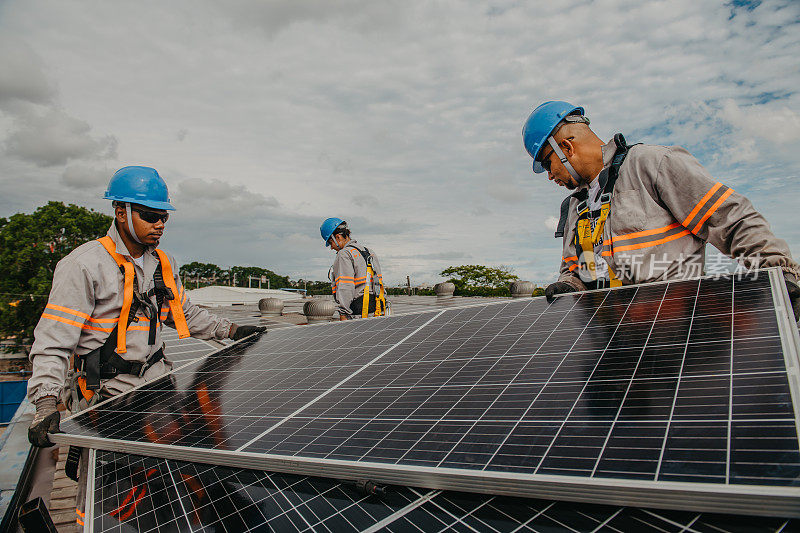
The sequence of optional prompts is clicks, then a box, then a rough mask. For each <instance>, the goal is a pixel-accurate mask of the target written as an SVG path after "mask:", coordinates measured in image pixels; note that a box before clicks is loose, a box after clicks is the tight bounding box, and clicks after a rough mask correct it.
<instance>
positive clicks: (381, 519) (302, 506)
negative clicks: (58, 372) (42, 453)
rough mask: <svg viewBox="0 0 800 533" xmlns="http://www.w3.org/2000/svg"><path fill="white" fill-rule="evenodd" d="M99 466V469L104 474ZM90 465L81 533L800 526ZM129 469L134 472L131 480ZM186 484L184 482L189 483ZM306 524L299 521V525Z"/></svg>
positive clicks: (168, 467) (131, 459)
mask: <svg viewBox="0 0 800 533" xmlns="http://www.w3.org/2000/svg"><path fill="white" fill-rule="evenodd" d="M101 461H106V464H105V465H104V466H102V467H101V466H100V462H101ZM97 464H98V467H97V471H96V474H95V477H94V479H95V480H96V481H95V483H96V490H95V493H94V494H96V496H95V497H94V502H95V506H94V507H93V511H94V513H95V514H94V516H95V517H96V519H95V520H94V521H93V522H92V523H91V524H90V526H91V527H89V528H88V529H87V531H97V532H98V533H111V532H112V531H113V532H117V531H122V530H130V529H131V528H134V529H139V530H146V531H150V532H152V533H156V532H157V531H176V530H187V531H189V530H195V531H197V530H202V531H205V530H211V529H216V530H222V529H224V530H228V531H230V530H233V529H237V530H238V529H241V528H240V527H237V526H238V520H240V519H241V518H242V517H245V518H244V522H246V524H247V528H248V530H250V531H252V530H262V529H263V530H266V529H267V528H272V529H273V530H275V529H279V530H281V531H284V530H286V531H290V530H291V531H294V530H297V531H337V532H339V531H361V532H365V533H366V532H375V531H409V530H413V531H437V532H441V531H465V530H470V531H474V530H477V531H495V532H498V533H500V532H512V531H523V532H524V531H541V530H542V529H544V530H546V531H552V530H564V531H573V532H575V533H578V532H590V531H591V532H595V531H606V532H620V531H653V532H657V531H659V532H662V533H663V532H665V531H671V532H674V533H678V532H681V531H685V532H687V533H709V532H710V531H714V532H716V533H735V532H739V531H753V532H755V531H760V532H763V533H788V532H789V531H795V530H796V529H797V526H799V525H800V522H797V521H794V520H787V519H785V518H779V519H765V518H763V517H740V516H734V515H721V516H720V515H713V514H708V513H691V512H683V511H665V512H662V511H658V510H654V509H646V508H630V507H615V506H610V505H602V504H593V505H584V504H573V503H568V502H555V501H550V500H526V499H520V498H507V497H503V496H492V495H481V494H470V493H454V492H444V491H437V490H423V489H412V488H407V487H388V497H386V498H377V497H375V496H367V495H365V494H363V493H361V492H360V491H358V490H357V489H356V488H355V487H353V486H352V484H345V483H342V482H340V481H337V480H328V479H319V478H313V477H301V476H294V475H288V476H287V475H283V474H274V473H265V472H253V471H241V470H238V469H231V468H228V467H218V466H208V465H197V464H191V463H185V462H180V461H172V460H167V459H153V458H143V457H137V456H128V455H124V456H121V455H118V454H115V453H113V452H99V453H98V454H97ZM134 468H136V469H137V470H139V471H138V472H134V471H133V470H134ZM145 470H148V471H149V472H152V473H153V476H152V477H149V476H145V475H143V474H144V472H145ZM165 471H166V474H165V473H164V472H165ZM149 472H148V473H149ZM187 480H191V481H190V482H189V483H187ZM143 483H144V484H145V485H144V486H145V487H146V490H144V491H141V492H138V491H135V490H134V489H133V487H134V485H136V486H137V487H142V486H143ZM187 485H188V486H187ZM187 488H188V489H191V490H192V492H194V493H195V496H197V495H202V494H205V495H206V496H205V497H201V498H196V497H194V498H193V497H191V495H190V494H189V492H188V491H187V490H186V489H187ZM134 492H135V494H136V495H139V494H141V495H142V496H143V498H141V499H142V501H141V505H139V504H138V503H137V501H138V500H139V499H140V498H137V497H135V496H133V493H134ZM145 494H146V496H145ZM212 495H213V496H212ZM128 496H131V497H130V498H129V497H128ZM215 499H218V500H224V501H235V502H237V503H238V506H237V507H231V506H227V505H224V504H220V503H219V502H215V501H214V500H215ZM184 500H185V501H186V503H185V504H184ZM254 508H257V511H258V512H255V510H254ZM234 515H236V516H234ZM259 515H260V518H259ZM303 515H305V518H306V520H303ZM193 524H194V527H193Z"/></svg>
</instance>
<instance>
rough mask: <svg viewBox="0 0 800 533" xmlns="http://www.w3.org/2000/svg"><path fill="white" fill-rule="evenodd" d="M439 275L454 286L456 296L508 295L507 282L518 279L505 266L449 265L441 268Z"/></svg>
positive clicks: (509, 292)
mask: <svg viewBox="0 0 800 533" xmlns="http://www.w3.org/2000/svg"><path fill="white" fill-rule="evenodd" d="M439 275H440V276H442V277H445V278H447V281H449V282H451V283H453V285H455V286H456V290H455V294H456V295H457V296H509V295H510V294H511V291H510V289H509V284H510V283H511V282H512V281H515V280H518V279H519V276H517V275H516V274H514V273H513V272H512V270H511V268H509V267H506V266H500V267H496V268H494V267H488V266H484V265H461V266H451V267H447V268H445V269H444V270H442V271H441V272H440V273H439Z"/></svg>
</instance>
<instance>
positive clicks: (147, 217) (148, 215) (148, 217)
mask: <svg viewBox="0 0 800 533" xmlns="http://www.w3.org/2000/svg"><path fill="white" fill-rule="evenodd" d="M131 211H136V212H137V213H139V218H141V219H142V220H144V221H145V222H147V223H148V224H155V223H156V222H158V221H159V220H160V221H161V222H164V223H166V222H167V220H168V219H169V213H156V212H155V211H143V210H141V209H134V208H131Z"/></svg>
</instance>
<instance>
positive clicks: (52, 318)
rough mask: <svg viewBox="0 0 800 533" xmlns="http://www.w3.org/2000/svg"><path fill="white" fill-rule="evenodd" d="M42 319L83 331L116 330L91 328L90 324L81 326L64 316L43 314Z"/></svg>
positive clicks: (108, 331)
mask: <svg viewBox="0 0 800 533" xmlns="http://www.w3.org/2000/svg"><path fill="white" fill-rule="evenodd" d="M42 318H47V319H49V320H55V321H56V322H63V323H64V324H69V325H70V326H75V327H76V328H81V329H91V330H94V331H105V332H107V333H110V332H111V331H112V330H113V329H114V328H113V327H111V328H101V327H97V326H90V325H88V324H81V323H80V322H75V321H74V320H70V319H68V318H64V317H63V316H56V315H51V314H50V313H42Z"/></svg>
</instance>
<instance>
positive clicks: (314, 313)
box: [303, 298, 336, 324]
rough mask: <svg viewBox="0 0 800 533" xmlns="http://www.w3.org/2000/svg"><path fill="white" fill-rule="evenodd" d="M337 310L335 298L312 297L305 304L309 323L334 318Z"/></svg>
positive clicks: (304, 311) (304, 310) (304, 309)
mask: <svg viewBox="0 0 800 533" xmlns="http://www.w3.org/2000/svg"><path fill="white" fill-rule="evenodd" d="M335 310H336V306H335V305H334V303H333V300H321V299H317V298H312V299H311V300H309V301H307V302H306V303H304V304H303V314H304V315H306V319H308V323H309V324H311V323H312V322H327V321H328V320H330V319H331V318H333V312H334V311H335Z"/></svg>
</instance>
